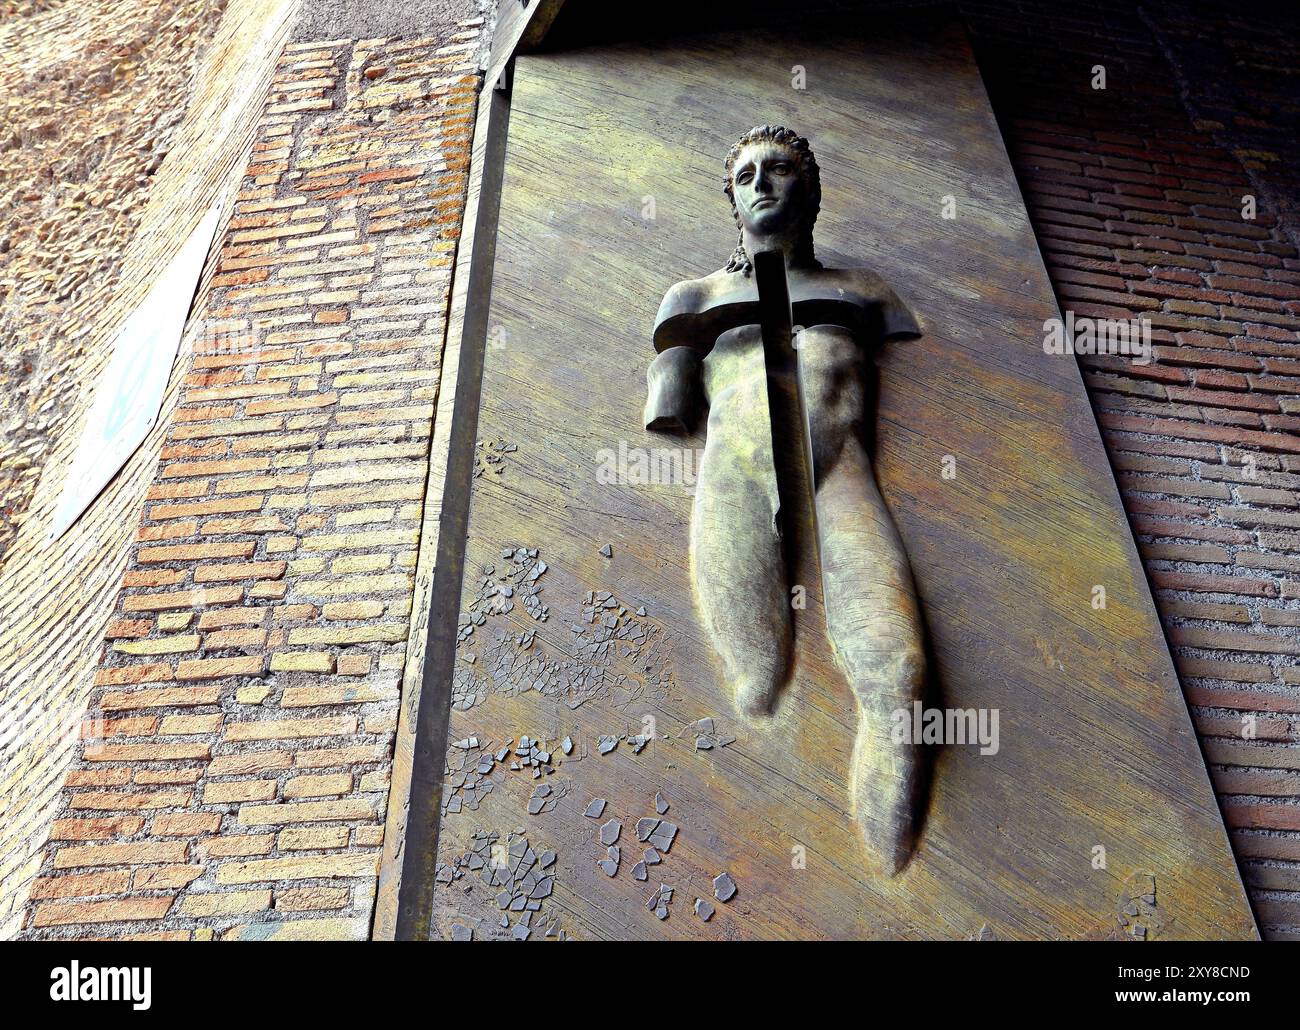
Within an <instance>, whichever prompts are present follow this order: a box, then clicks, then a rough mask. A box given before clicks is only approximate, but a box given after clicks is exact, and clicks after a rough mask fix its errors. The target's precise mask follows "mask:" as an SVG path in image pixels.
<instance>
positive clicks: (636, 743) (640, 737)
mask: <svg viewBox="0 0 1300 1030" xmlns="http://www.w3.org/2000/svg"><path fill="white" fill-rule="evenodd" d="M652 739H653V738H652V737H651V736H650V735H649V734H648V733H638V734H637V735H636V736H635V737H628V738H627V742H628V743H629V744H631V745H632V753H633V754H637V755H639V754H640V753H641V752H642V751H644V750H645V746H646V745H647V744H649V743H650V741H651V740H652Z"/></svg>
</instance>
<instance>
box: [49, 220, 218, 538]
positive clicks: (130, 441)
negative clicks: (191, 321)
mask: <svg viewBox="0 0 1300 1030" xmlns="http://www.w3.org/2000/svg"><path fill="white" fill-rule="evenodd" d="M220 214H221V210H220V208H219V207H217V206H214V207H213V208H212V209H211V210H210V211H209V212H208V213H207V214H206V215H205V216H204V218H203V221H202V222H200V223H199V225H198V228H196V229H195V230H194V232H192V233H191V234H190V238H189V239H188V240H186V241H185V246H184V247H183V248H182V249H181V252H180V253H179V254H177V255H176V257H174V258H173V259H172V260H171V263H170V264H168V265H167V267H166V268H165V269H163V272H162V274H161V275H160V276H159V277H158V280H157V282H155V283H154V284H153V286H152V287H151V288H150V290H149V293H148V295H147V296H146V297H145V299H144V301H143V302H141V304H140V306H139V307H138V308H136V309H135V310H134V311H133V312H131V315H130V317H129V318H127V320H126V322H125V323H124V324H123V325H122V328H121V331H120V332H118V334H117V337H116V339H114V341H113V354H112V357H110V358H109V359H108V367H107V368H106V369H105V370H104V374H103V375H102V376H101V377H100V380H99V383H98V384H97V385H96V387H95V400H94V403H93V404H92V405H91V407H90V414H89V415H87V416H86V425H85V428H84V429H83V430H82V433H81V442H80V443H79V444H78V445H77V453H76V456H75V457H74V458H73V460H72V471H71V472H69V473H68V478H67V479H66V480H64V483H63V492H62V493H61V494H60V495H59V506H58V508H57V509H56V510H55V512H54V521H53V523H52V524H51V525H50V533H49V537H48V540H50V541H53V540H57V539H58V538H59V537H61V536H62V535H63V534H64V533H65V532H66V531H67V529H68V527H69V526H71V525H72V524H73V523H74V522H76V521H77V519H79V518H80V517H81V513H82V512H84V511H85V510H86V509H87V508H88V507H90V504H91V502H92V501H94V499H95V498H96V497H98V496H99V494H100V492H101V491H102V490H103V489H104V487H106V486H107V485H108V484H109V483H110V482H111V481H112V479H113V477H114V476H116V475H117V473H118V471H119V470H120V469H121V468H122V466H123V465H124V464H126V461H127V459H128V458H130V457H131V455H132V454H134V453H135V449H136V448H137V447H139V446H140V444H142V443H143V442H144V438H145V437H146V436H147V435H148V434H149V429H150V428H151V427H152V426H153V424H154V420H155V419H157V417H158V409H159V407H160V406H161V405H162V398H163V393H164V392H165V391H166V389H167V380H168V379H170V378H171V373H172V365H173V364H174V363H175V361H176V349H177V347H178V346H179V345H180V340H181V333H182V332H183V331H184V329H185V316H186V315H187V314H188V313H189V310H190V302H191V301H192V300H193V299H194V290H195V287H196V286H197V285H198V280H199V275H200V273H201V272H202V271H203V259H204V258H205V257H207V253H208V247H209V245H210V244H211V243H212V234H213V233H214V232H215V231H216V228H217V222H218V219H219V217H220Z"/></svg>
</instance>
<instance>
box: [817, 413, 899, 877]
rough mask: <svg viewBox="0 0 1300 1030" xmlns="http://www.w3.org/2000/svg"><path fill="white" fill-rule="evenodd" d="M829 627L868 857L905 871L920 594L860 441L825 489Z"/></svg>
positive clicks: (822, 521)
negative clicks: (899, 721)
mask: <svg viewBox="0 0 1300 1030" xmlns="http://www.w3.org/2000/svg"><path fill="white" fill-rule="evenodd" d="M817 510H818V526H819V534H820V542H821V562H822V587H823V592H824V596H825V602H826V627H827V633H828V635H829V637H830V642H831V646H832V648H833V649H834V652H835V658H836V662H837V663H838V665H839V666H840V669H841V671H842V672H843V673H844V676H845V678H846V679H847V680H848V682H849V684H850V686H851V687H852V688H853V692H854V694H855V695H856V697H857V701H858V717H859V722H858V734H857V739H856V740H855V742H854V747H853V761H852V768H851V782H850V785H849V791H850V799H851V802H852V807H853V815H854V818H855V819H856V820H857V821H858V826H859V829H860V830H861V832H862V835H863V837H864V839H865V841H866V845H867V850H868V853H869V854H870V855H871V857H872V859H873V861H874V862H875V863H876V864H878V865H879V867H880V870H881V871H883V872H885V873H888V874H890V875H892V874H894V873H896V872H898V871H899V870H901V869H902V868H903V866H905V865H906V864H907V861H908V859H909V857H910V856H911V853H912V848H913V846H914V843H915V837H916V832H917V825H918V822H919V819H920V814H921V813H920V812H919V811H918V810H917V809H918V806H919V804H920V801H921V797H920V795H921V786H922V769H921V751H920V748H919V746H917V745H914V744H912V743H907V742H904V743H897V742H895V741H894V739H893V736H892V734H891V730H892V729H893V726H894V720H893V715H894V713H895V712H896V711H898V710H899V709H903V710H905V711H907V712H908V713H909V718H910V712H911V709H912V702H913V701H917V700H921V699H922V695H923V691H924V681H925V652H924V645H923V641H922V633H921V621H920V614H919V610H918V606H917V599H916V588H915V586H914V584H913V582H912V572H911V568H910V566H909V565H908V561H907V554H906V552H905V551H904V550H903V544H902V540H901V539H900V538H899V535H898V530H897V529H896V528H895V526H894V522H893V519H892V518H891V517H890V514H889V510H888V509H887V508H886V507H885V503H884V500H883V499H882V498H881V496H880V490H879V488H878V487H877V485H876V480H875V476H874V474H873V472H872V469H871V464H870V461H869V459H868V458H867V456H866V453H865V451H864V450H863V448H862V445H861V443H859V441H858V440H857V439H856V437H850V438H849V439H848V440H846V441H845V443H844V446H843V450H842V451H841V453H840V456H839V460H838V461H836V462H835V463H834V466H833V468H832V469H831V470H830V471H829V472H828V473H827V475H826V476H825V478H824V479H823V480H822V481H821V482H820V483H819V486H818V489H817Z"/></svg>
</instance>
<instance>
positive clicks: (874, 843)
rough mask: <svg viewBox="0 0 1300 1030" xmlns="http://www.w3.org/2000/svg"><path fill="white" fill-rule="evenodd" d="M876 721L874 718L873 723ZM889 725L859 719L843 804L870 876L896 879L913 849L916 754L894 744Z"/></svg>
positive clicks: (910, 748) (910, 747)
mask: <svg viewBox="0 0 1300 1030" xmlns="http://www.w3.org/2000/svg"><path fill="white" fill-rule="evenodd" d="M877 719H878V720H879V717H877ZM889 728H890V723H889V722H888V721H886V720H879V723H878V724H876V722H875V721H873V720H871V719H870V717H868V716H867V715H865V714H864V715H862V717H861V720H860V722H859V724H858V734H857V739H856V740H855V741H854V744H853V761H852V768H851V770H850V783H849V799H850V804H851V810H852V815H853V819H854V821H855V822H856V823H857V827H858V832H859V833H861V835H862V840H863V843H864V845H865V846H866V853H867V860H868V863H869V865H870V867H871V870H872V872H874V873H877V874H884V875H885V876H896V875H897V874H898V873H900V872H902V871H903V869H904V867H905V866H906V865H907V863H908V861H909V860H910V859H911V857H912V851H913V849H914V848H915V846H916V828H917V813H916V811H915V801H916V796H917V786H918V780H919V776H920V754H919V749H918V748H916V747H914V746H913V745H912V744H910V743H901V744H900V743H895V742H894V740H893V739H892V737H891V735H890V732H889Z"/></svg>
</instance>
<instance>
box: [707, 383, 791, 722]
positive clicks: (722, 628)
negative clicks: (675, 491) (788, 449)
mask: <svg viewBox="0 0 1300 1030" xmlns="http://www.w3.org/2000/svg"><path fill="white" fill-rule="evenodd" d="M759 421H762V420H759ZM754 422H755V420H754V419H753V418H752V417H751V418H745V417H743V415H742V414H741V412H740V411H739V410H738V409H737V408H735V407H731V406H729V405H727V404H726V403H725V402H724V401H723V400H722V399H715V401H714V405H713V408H712V410H711V412H710V416H709V429H708V442H707V444H706V446H705V449H704V459H703V461H702V462H701V466H700V477H699V481H698V482H697V484H696V491H695V512H694V516H693V518H692V520H691V579H692V582H693V584H694V587H695V594H696V600H697V602H698V604H699V608H700V613H701V615H702V616H703V619H704V625H705V628H706V629H707V630H708V634H709V639H710V641H711V643H712V644H713V647H714V649H715V650H716V651H717V653H718V655H719V656H720V657H721V658H722V664H723V671H724V673H725V675H726V679H727V684H728V687H729V688H730V689H731V691H732V693H733V696H734V699H735V703H736V707H737V708H738V709H739V710H740V711H741V712H743V713H744V714H746V715H750V716H757V715H766V714H769V713H770V712H771V711H772V708H773V706H774V705H775V702H776V692H777V689H778V687H779V686H780V684H781V682H782V681H783V679H784V678H785V674H786V668H787V666H788V664H789V660H790V606H789V603H788V601H787V597H786V571H785V564H784V559H783V556H782V552H781V539H780V536H779V534H778V533H777V530H776V525H775V516H776V487H775V480H774V479H773V475H772V471H771V468H772V466H771V453H772V452H771V443H770V439H765V437H768V436H769V434H768V430H767V425H766V422H764V423H763V425H762V426H759V427H756V426H755V425H754Z"/></svg>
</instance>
